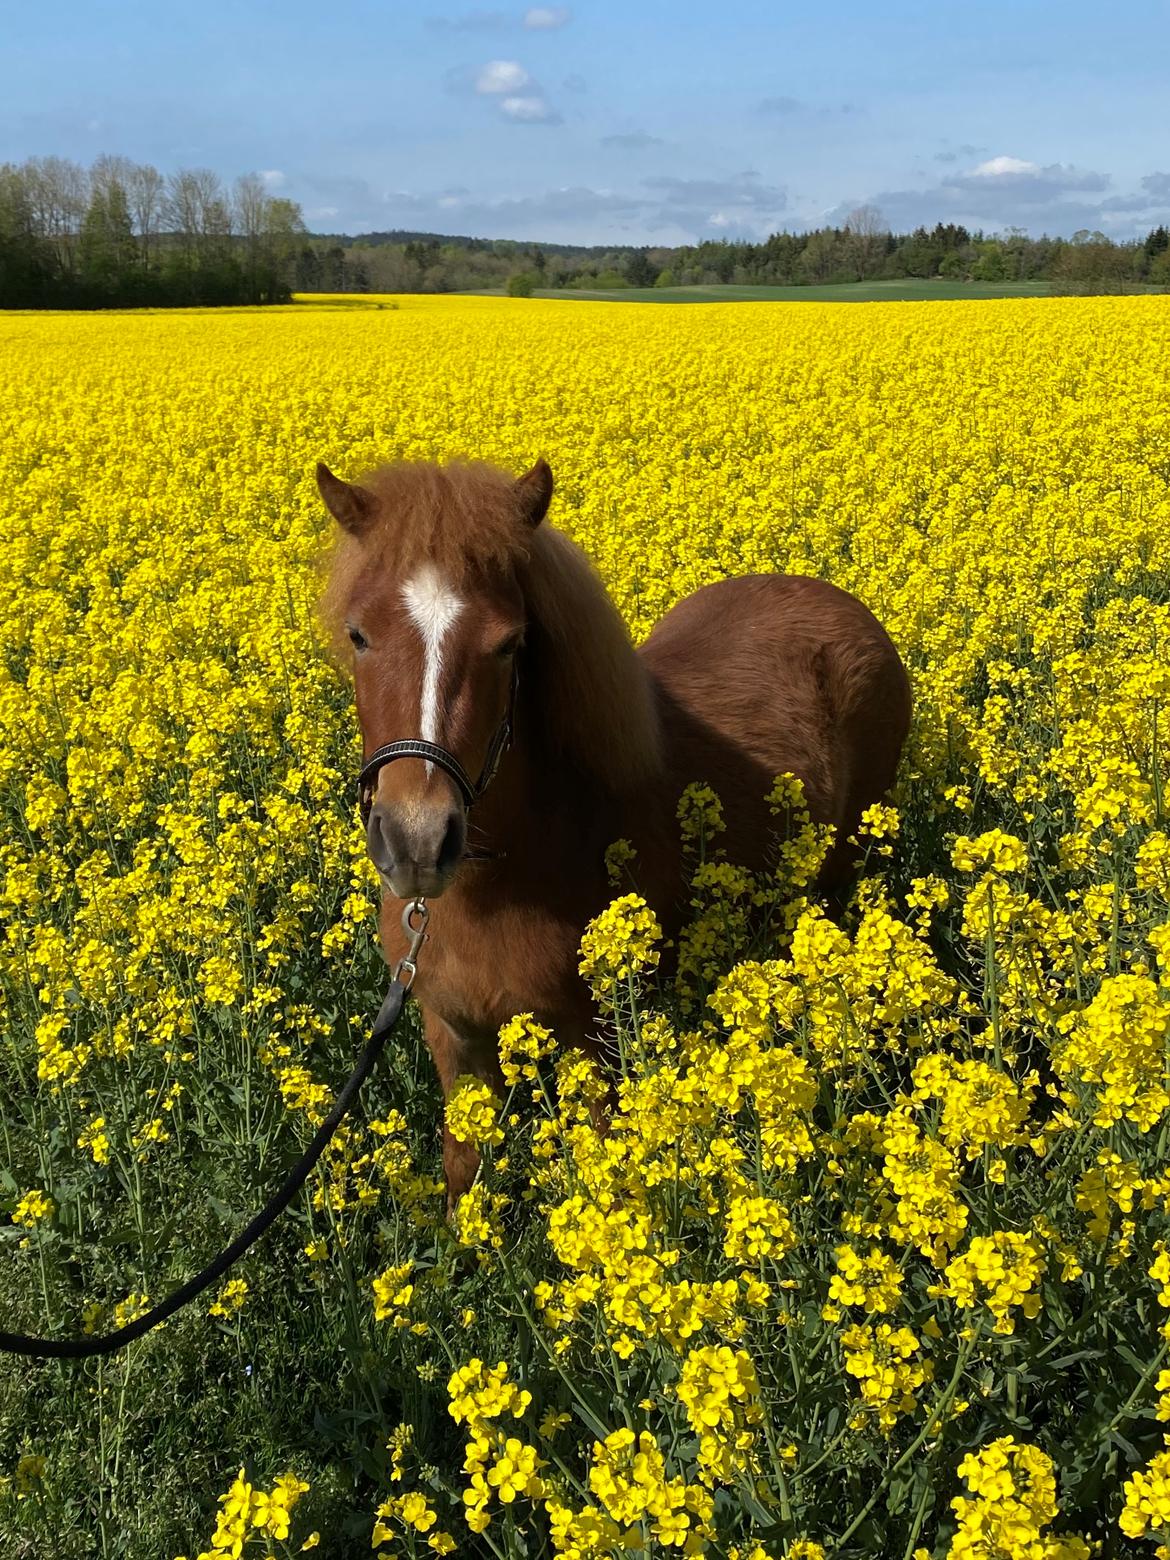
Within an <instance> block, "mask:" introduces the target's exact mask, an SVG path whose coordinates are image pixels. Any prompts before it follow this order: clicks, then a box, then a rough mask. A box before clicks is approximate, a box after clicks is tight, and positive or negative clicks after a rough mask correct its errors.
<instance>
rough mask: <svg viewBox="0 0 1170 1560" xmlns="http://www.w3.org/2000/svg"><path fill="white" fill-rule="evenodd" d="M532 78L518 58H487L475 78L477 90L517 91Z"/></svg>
mask: <svg viewBox="0 0 1170 1560" xmlns="http://www.w3.org/2000/svg"><path fill="white" fill-rule="evenodd" d="M531 79H532V78H531V77H530V76H529V74H528V72H527V71H526V70H525V69H524V67H523V65H521V64H520V63H519V61H518V60H489V61H488V62H487V64H486V65H483V66H481V67H480V70H479V74H478V75H477V76H476V78H475V90H476V91H477V92H488V93H490V92H519V91H520V90H521V88H523V87H526V86H527V85H528V83H529V81H530V80H531Z"/></svg>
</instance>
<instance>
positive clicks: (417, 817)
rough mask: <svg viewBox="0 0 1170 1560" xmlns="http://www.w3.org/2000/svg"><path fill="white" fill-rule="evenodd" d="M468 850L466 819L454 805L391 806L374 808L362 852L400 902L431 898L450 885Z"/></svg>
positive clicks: (381, 804)
mask: <svg viewBox="0 0 1170 1560" xmlns="http://www.w3.org/2000/svg"><path fill="white" fill-rule="evenodd" d="M466 845H467V817H466V814H465V813H464V811H463V808H462V807H460V806H458V805H457V804H456V803H454V802H448V801H443V802H442V803H438V804H436V803H433V802H431V803H426V804H422V803H416V804H414V805H412V806H404V807H394V806H387V805H386V804H385V803H383V802H377V803H375V805H374V807H373V808H372V809H371V811H370V821H369V823H368V824H367V825H366V849H367V851H368V852H369V856H370V860H371V861H372V862H373V863H374V865H375V866H376V867H377V869H378V874H379V876H380V877H381V879H382V881H383V882H384V883H385V884H387V885H388V887H389V888H390V891H391V893H393V894H396V895H397V896H398V898H399V899H421V898H426V899H434V898H436V897H437V896H438V895H439V894H441V893H442V892H443V890H444V889H445V888H446V887H447V886H448V884H449V883H450V882H451V879H452V878H453V877H454V876H455V869H456V868H457V867H458V865H459V863H460V861H461V860H462V859H463V852H464V850H465V848H466Z"/></svg>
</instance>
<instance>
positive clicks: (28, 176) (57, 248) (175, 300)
mask: <svg viewBox="0 0 1170 1560" xmlns="http://www.w3.org/2000/svg"><path fill="white" fill-rule="evenodd" d="M304 233H305V224H304V221H303V219H302V216H301V210H300V207H299V206H298V205H297V204H296V202H295V201H291V200H285V199H283V198H281V197H278V196H274V195H272V194H271V193H270V192H269V190H268V189H267V187H266V186H265V183H264V181H263V179H261V178H260V177H259V176H258V175H257V174H254V173H246V174H242V175H241V176H240V177H239V178H238V179H236V180H235V181H234V182H233V183H232V184H231V186H230V187H227V186H225V185H224V184H223V183H222V182H221V180H220V179H219V177H218V175H216V174H215V173H212V172H211V171H210V170H209V169H207V168H184V169H180V170H179V171H178V172H176V173H172V174H169V175H163V174H161V173H160V172H159V171H158V169H157V168H154V167H151V166H150V164H148V163H135V162H131V161H130V159H129V158H126V157H99V158H98V159H97V161H96V162H94V163H93V165H92V166H91V167H89V168H83V167H81V166H80V165H79V164H78V163H75V162H71V161H69V160H68V159H67V158H63V157H33V158H30V159H29V160H28V161H27V162H24V163H20V164H15V163H4V164H0V307H2V308H56V309H79V308H119V307H142V306H146V305H165V304H188V305H190V304H228V303H281V302H287V301H288V299H289V297H290V296H291V283H292V273H293V267H294V261H295V254H296V250H297V246H298V242H299V241H300V240H301V239H302V238H303V235H304Z"/></svg>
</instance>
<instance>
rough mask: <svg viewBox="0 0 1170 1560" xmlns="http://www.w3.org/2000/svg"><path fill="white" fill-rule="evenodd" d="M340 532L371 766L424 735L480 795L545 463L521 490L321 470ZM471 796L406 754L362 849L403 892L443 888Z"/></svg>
mask: <svg viewBox="0 0 1170 1560" xmlns="http://www.w3.org/2000/svg"><path fill="white" fill-rule="evenodd" d="M317 486H318V489H319V490H320V493H321V497H322V498H323V499H324V501H325V504H326V507H327V508H328V509H329V511H330V513H331V514H332V515H333V517H334V519H335V520H336V521H337V522H338V524H339V525H340V526H341V528H342V531H343V533H344V538H345V540H344V542H343V544H342V547H341V548H340V549H339V552H338V555H337V558H336V560H335V568H334V577H333V581H332V584H331V588H330V595H331V597H332V600H333V605H334V608H335V610H336V609H340V610H339V613H338V617H339V626H340V627H341V628H342V629H343V631H344V633H345V635H346V636H347V637H348V639H349V641H350V644H351V645H352V647H353V672H354V691H355V696H356V700H357V711H358V718H359V720H360V722H361V727H362V734H363V737H364V740H365V749H366V755H367V758H368V757H369V755H370V754H371V753H372V752H375V751H376V750H378V749H380V748H382V747H383V746H384V745H386V744H389V743H392V742H399V741H405V740H408V739H417V740H419V741H421V742H422V743H428V744H432V745H433V746H435V747H437V748H439V749H441V750H442V751H443V752H444V753H446V754H449V755H450V756H451V757H452V758H454V760H455V761H456V764H457V765H458V766H460V767H461V768H462V770H463V771H464V773H465V775H466V776H468V777H470V778H471V780H472V782H473V784H474V782H475V780H476V778H477V777H479V776H481V775H482V774H483V773H484V771H485V766H486V765H487V763H488V760H489V756H490V755H494V754H495V753H496V751H497V749H498V747H499V737H500V733H501V731H502V730H503V729H504V723H505V722H506V721H507V720H508V719H509V716H510V705H511V702H512V694H513V689H514V686H515V679H516V675H517V672H516V660H517V656H518V654H519V652H520V649H521V646H522V645H523V643H524V635H525V630H526V628H527V617H526V611H525V601H524V595H523V592H522V590H521V586H520V582H519V579H518V573H517V564H518V563H519V562H520V561H521V560H522V558H523V557H524V555H525V554H526V552H527V551H528V544H529V542H530V539H531V536H532V533H533V531H534V530H535V528H536V527H537V526H539V525H540V523H541V521H542V520H543V519H544V517H545V514H546V512H547V510H548V505H549V500H550V499H551V497H552V489H553V481H552V472H551V471H550V470H549V467H548V465H547V464H546V462H545V461H543V460H541V461H538V462H537V463H536V465H535V466H533V468H532V470H531V471H529V472H528V473H527V474H526V475H525V476H523V477H520V478H519V479H518V480H514V479H512V478H510V477H508V476H506V475H505V474H504V473H503V472H498V471H496V470H495V469H494V468H492V467H489V466H482V465H473V464H470V463H468V464H464V465H456V466H448V467H438V466H429V465H421V464H419V465H414V464H410V465H408V464H402V465H397V466H387V467H384V468H382V469H381V470H379V471H376V472H374V473H373V474H372V475H371V476H369V477H367V478H365V479H364V480H363V482H362V483H361V484H354V483H349V482H343V481H341V479H340V478H338V477H336V476H334V475H333V473H332V472H331V471H330V470H329V468H328V467H327V466H325V465H320V466H318V468H317ZM470 800H471V798H470V797H469V796H468V795H467V794H466V789H465V787H463V786H462V785H461V784H460V782H459V781H458V780H457V778H456V776H455V775H453V774H452V773H451V771H450V770H449V769H447V768H446V767H445V765H444V764H443V762H441V761H440V762H433V761H431V760H428V759H427V758H426V757H424V756H421V755H419V756H407V757H402V758H399V759H397V761H395V762H392V763H388V764H386V765H384V766H383V767H382V768H380V769H379V770H378V771H377V773H376V774H375V775H374V776H373V777H372V779H371V782H370V796H369V802H370V805H369V812H368V819H367V825H366V838H367V844H368V849H369V853H370V856H371V858H372V860H373V862H374V864H375V866H376V867H377V868H378V872H379V874H380V875H381V877H382V879H383V882H384V883H385V884H386V885H387V886H388V887H389V888H390V890H391V891H392V892H393V893H395V894H397V895H399V897H401V898H404V899H408V898H414V897H416V896H418V895H430V896H434V895H437V894H440V893H442V891H443V889H444V888H446V887H447V885H448V883H449V882H450V880H451V878H452V877H453V875H454V873H455V871H456V869H457V867H458V865H459V863H460V862H461V861H462V860H463V859H464V856H465V855H466V853H467V806H468V804H469V802H470Z"/></svg>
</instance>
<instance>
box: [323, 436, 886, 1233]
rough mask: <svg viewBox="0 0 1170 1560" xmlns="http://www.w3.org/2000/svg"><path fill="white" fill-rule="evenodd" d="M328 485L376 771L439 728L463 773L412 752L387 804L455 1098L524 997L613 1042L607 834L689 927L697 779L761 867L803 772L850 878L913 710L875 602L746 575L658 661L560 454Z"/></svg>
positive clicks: (458, 1156)
mask: <svg viewBox="0 0 1170 1560" xmlns="http://www.w3.org/2000/svg"><path fill="white" fill-rule="evenodd" d="M317 483H318V487H319V489H320V492H321V496H322V498H323V499H324V501H325V504H326V506H327V508H328V509H329V510H330V512H331V513H332V515H333V516H334V518H335V519H336V520H337V522H338V524H339V526H340V528H341V530H340V536H339V540H338V544H337V547H336V549H335V551H334V554H333V558H332V568H331V576H330V580H329V584H328V588H327V590H326V593H325V598H324V602H323V607H324V612H325V615H326V617H327V619H328V620H329V621H331V623H332V625H333V627H334V630H335V635H336V639H337V642H338V644H339V646H343V645H344V638H343V635H347V636H348V638H349V640H350V641H351V642H352V645H353V671H354V683H355V693H356V700H357V711H358V718H359V720H360V722H361V729H362V736H363V740H364V744H365V753H366V757H367V760H368V759H369V758H370V756H371V754H374V753H375V752H376V750H379V749H381V748H382V747H383V746H384V745H385V744H388V743H391V742H396V741H401V740H405V739H421V742H422V743H423V744H434V745H436V746H437V747H438V748H439V749H440V752H441V753H442V754H443V755H444V757H445V756H451V757H453V758H454V759H455V760H456V761H457V765H458V766H461V768H462V771H463V772H464V773H463V776H462V780H460V779H457V778H456V776H455V774H454V773H453V772H452V770H451V769H450V768H449V767H447V766H446V765H445V764H444V763H442V762H433V761H431V760H430V759H428V758H427V757H425V756H410V757H403V758H399V759H398V761H396V762H390V763H385V764H384V767H381V768H378V769H377V771H376V774H375V775H374V777H373V779H372V780H371V781H370V787H369V792H368V795H367V798H366V800H367V804H368V806H369V816H368V826H367V845H368V849H369V853H370V856H371V858H372V859H373V861H374V864H375V866H376V867H377V869H378V873H379V876H380V877H381V880H382V883H383V886H384V888H385V890H386V896H385V897H384V900H383V906H382V918H381V934H382V944H383V948H384V950H385V953H386V957H387V959H388V960H389V961H390V962H391V963H393V962H395V961H396V960H397V959H398V958H399V957H401V956H402V954H403V953H404V952H405V951H406V944H405V938H404V935H403V932H402V929H401V926H400V912H401V908H402V907H401V905H400V904H399V905H396V904H395V903H394V899H395V898H396V899H398V900H399V901H401V900H408V899H413V898H415V897H417V896H419V895H425V896H426V898H427V900H428V902H429V909H430V922H429V927H428V930H429V932H430V940H429V942H428V945H427V948H426V953H425V957H423V959H422V960H421V962H420V964H419V968H418V974H417V978H416V979H415V982H414V987H413V990H414V994H415V996H416V997H417V999H418V1001H419V1003H420V1005H421V1008H422V1016H423V1022H424V1026H425V1034H426V1041H427V1045H428V1047H429V1049H430V1052H431V1055H432V1057H433V1059H434V1063H435V1067H436V1069H437V1071H438V1075H439V1081H440V1084H441V1085H442V1089H443V1093H444V1095H446V1094H447V1092H448V1090H449V1089H450V1087H451V1084H452V1082H453V1080H454V1079H455V1078H456V1077H458V1076H459V1075H460V1074H463V1073H471V1074H474V1075H475V1076H476V1077H478V1078H481V1079H483V1080H484V1081H485V1082H486V1083H488V1084H490V1085H491V1086H492V1088H493V1089H495V1090H496V1091H497V1092H500V1091H502V1078H501V1075H500V1067H499V1058H498V1054H497V1034H498V1031H499V1027H500V1025H501V1024H503V1023H504V1022H506V1020H508V1019H509V1018H511V1017H512V1015H513V1014H515V1013H518V1012H533V1013H535V1014H536V1016H537V1018H538V1020H539V1021H540V1022H541V1023H544V1024H547V1025H548V1026H549V1027H550V1028H551V1029H552V1030H553V1031H554V1033H555V1034H556V1035H557V1038H558V1040H559V1041H560V1042H561V1043H562V1044H566V1045H579V1046H582V1047H584V1048H585V1049H586V1050H590V1049H593V1050H596V1048H597V1045H598V1044H599V1041H598V1040H597V1039H596V1038H595V1037H594V1036H593V1035H592V1033H591V1032H592V1031H595V1030H596V1028H597V1019H596V1015H595V1013H594V1011H593V1008H592V1004H591V998H590V994H589V991H588V989H587V987H586V985H585V983H584V982H583V980H582V979H581V977H580V975H579V974H578V970H577V965H578V960H579V952H578V947H579V943H580V940H581V934H582V931H583V930H584V928H585V924H586V922H587V921H588V920H589V919H590V918H591V917H592V916H594V915H596V914H597V913H598V911H600V910H601V909H602V908H603V907H604V906H605V904H606V903H607V902H608V901H609V899H610V898H611V891H610V889H609V886H608V882H607V877H606V871H605V864H604V854H605V850H606V847H607V846H608V845H609V844H611V842H612V841H614V840H616V839H622V838H624V839H628V840H629V841H630V842H631V843H632V844H633V846H634V847H635V849H636V851H637V860H636V863H635V871H636V877H637V882H638V888H639V890H640V892H641V893H642V894H643V895H644V896H645V897H646V899H647V900H648V901H649V903H650V905H651V907H652V908H653V909H654V911H655V912H656V914H657V915H658V918H659V920H660V921H661V923H662V926H663V929H664V932H665V934H666V936H667V937H673V936H674V935H675V934H676V933H677V932H678V930H679V928H680V926H681V924H682V922H683V920H684V919H685V916H684V908H685V901H686V897H687V896H686V884H685V883H684V882H683V881H682V875H681V861H680V847H679V840H678V825H677V821H676V808H677V804H678V799H679V796H680V794H681V792H682V791H683V789H684V788H685V787H686V785H687V784H688V783H689V782H691V781H693V780H700V781H706V782H708V783H709V784H710V785H711V786H712V787H713V788H714V789H715V791H716V792H717V793H718V794H719V796H720V798H721V800H722V802H723V808H724V814H725V817H726V820H727V831H726V835H725V836H724V837H723V839H722V841H721V843H723V844H724V845H725V846H726V849H727V853H728V856H729V858H730V859H731V860H732V861H736V862H739V863H741V864H742V865H744V866H750V867H757V868H758V867H760V866H762V865H764V861H765V853H766V849H767V843H768V839H769V831H770V826H771V825H772V819H771V817H770V814H769V811H768V808H767V804H766V801H765V798H766V795H767V793H768V791H769V789H770V787H771V784H772V781H773V779H774V778H775V776H776V775H778V774H781V773H784V772H786V771H788V772H791V773H793V774H796V775H798V776H799V777H800V778H801V779H802V780H803V782H804V786H805V794H806V797H807V799H808V804H809V810H810V812H811V814H812V816H813V818H814V819H816V820H817V821H818V822H823V823H833V824H835V825H836V827H837V841H838V843H837V845H836V846H835V847H834V850H833V852H832V853H831V854H830V856H829V858H828V860H827V861H826V863H825V867H824V869H823V871H822V874H821V878H820V886H821V887H823V888H825V889H833V888H835V887H839V886H841V885H842V884H843V882H844V881H845V880H846V879H847V877H848V875H849V872H850V859H849V854H848V848H847V846H846V844H845V840H846V837H847V836H848V835H849V834H851V833H852V832H853V831H854V829H855V827H856V825H857V823H858V820H859V817H860V814H861V812H862V810H863V808H865V807H867V806H869V805H870V804H871V803H872V802H875V801H877V800H878V798H879V797H881V796H882V794H883V793H884V792H885V791H886V790H887V788H888V787H889V786H890V784H891V783H892V781H893V779H894V771H895V769H896V767H897V763H898V757H899V753H900V751H901V748H902V743H903V741H904V739H905V736H906V732H907V729H908V726H909V720H910V687H909V681H908V678H907V675H906V671H905V668H904V667H903V665H902V662H901V660H900V659H899V657H898V653H897V651H896V650H895V649H894V647H893V645H892V644H891V642H890V640H889V638H888V637H887V635H886V633H885V631H884V629H883V628H882V627H881V625H880V624H879V623H878V621H877V619H876V618H875V617H874V616H873V615H872V613H870V612H869V611H868V609H867V608H866V607H864V606H862V604H861V603H860V602H859V601H857V600H856V599H855V598H854V597H852V596H850V595H847V594H846V592H845V591H843V590H839V589H837V588H836V587H835V586H833V585H829V584H826V583H825V582H823V581H821V580H815V579H807V578H804V577H802V576H795V575H792V576H789V575H778V574H772V575H749V576H745V577H743V578H739V579H728V580H722V581H720V582H719V583H718V584H715V585H708V586H706V587H705V588H704V589H702V590H699V591H696V592H695V593H694V595H692V596H688V597H687V598H686V599H685V600H684V601H681V602H680V603H679V604H678V605H677V606H676V607H674V608H673V609H672V610H671V611H670V612H668V613H667V614H666V616H665V617H664V618H663V619H662V621H661V622H660V623H659V624H658V626H657V627H656V628H655V630H654V632H653V633H652V634H651V635H650V637H649V639H648V640H647V641H646V643H645V644H644V645H643V646H642V647H641V649H640V650H635V649H634V647H633V645H632V644H631V642H630V639H629V635H628V633H627V631H626V627H625V624H624V623H623V621H622V619H621V617H620V615H619V614H618V612H617V610H616V608H615V607H614V605H613V603H612V602H611V601H610V599H609V596H608V595H607V593H606V590H605V587H604V586H603V585H602V583H601V581H600V579H599V578H598V576H597V574H596V573H595V572H594V570H593V568H592V566H591V565H590V563H589V562H588V560H587V559H586V557H585V555H584V553H583V552H581V550H580V549H579V548H578V547H577V546H575V545H574V543H573V542H571V541H570V540H569V539H568V537H566V536H565V535H564V534H563V533H561V532H559V531H557V530H554V529H553V528H552V527H551V526H549V525H545V524H544V523H543V522H544V519H545V515H546V512H547V510H548V506H549V500H550V499H551V497H552V490H553V482H552V473H551V471H550V470H549V468H548V465H547V464H546V463H545V462H544V461H543V460H541V461H538V462H537V463H536V465H535V466H533V468H532V470H531V471H529V472H528V473H527V474H526V475H525V476H522V477H520V478H519V479H515V478H513V477H511V476H510V475H508V474H506V473H505V472H502V471H499V470H497V469H495V468H494V467H491V466H488V465H484V464H481V463H478V462H467V463H452V464H450V465H447V466H438V465H433V464H429V463H423V462H418V463H401V464H395V465H387V466H383V467H381V468H380V469H379V470H376V471H374V472H372V473H371V474H370V475H369V476H366V477H364V478H363V479H362V480H361V482H360V484H351V483H347V482H343V481H341V480H340V479H339V478H338V477H335V476H334V475H333V473H332V472H331V471H330V470H329V469H328V467H326V466H319V467H318V469H317ZM631 545H632V546H636V545H637V538H636V534H635V533H633V532H631ZM509 732H511V733H513V735H512V740H511V741H510V742H505V741H502V740H501V738H502V737H507V736H508V734H509ZM496 756H498V760H499V762H498V770H497V772H496V773H495V775H494V778H492V779H491V780H490V783H489V784H487V786H486V788H485V789H484V790H483V792H482V794H481V795H478V796H476V797H475V800H474V806H473V810H472V812H471V816H470V818H469V816H468V805H467V803H468V797H469V795H471V794H473V793H474V789H475V786H474V782H475V777H477V776H481V772H482V771H483V770H484V769H485V765H486V767H487V768H488V769H490V768H491V761H492V759H493V758H494V757H496ZM464 782H470V784H465V783H464ZM443 1162H444V1168H445V1172H446V1177H447V1187H448V1197H449V1199H450V1200H451V1201H452V1202H453V1201H454V1200H455V1199H456V1198H457V1197H458V1196H459V1195H461V1193H462V1192H464V1191H465V1190H466V1189H467V1188H468V1187H469V1186H470V1185H471V1182H472V1180H473V1179H474V1176H475V1172H476V1168H477V1164H478V1160H477V1157H476V1155H475V1153H474V1150H472V1149H470V1148H469V1147H468V1146H466V1145H464V1144H461V1143H459V1142H457V1141H455V1140H454V1139H452V1138H451V1137H450V1135H449V1134H445V1137H444V1148H443Z"/></svg>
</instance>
